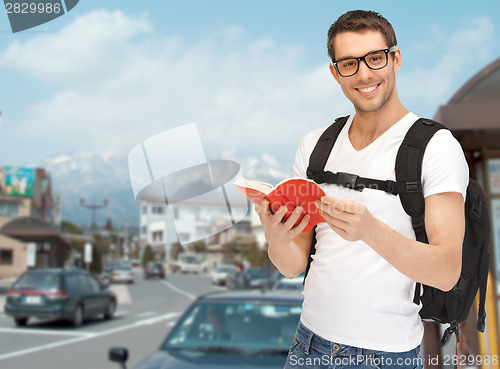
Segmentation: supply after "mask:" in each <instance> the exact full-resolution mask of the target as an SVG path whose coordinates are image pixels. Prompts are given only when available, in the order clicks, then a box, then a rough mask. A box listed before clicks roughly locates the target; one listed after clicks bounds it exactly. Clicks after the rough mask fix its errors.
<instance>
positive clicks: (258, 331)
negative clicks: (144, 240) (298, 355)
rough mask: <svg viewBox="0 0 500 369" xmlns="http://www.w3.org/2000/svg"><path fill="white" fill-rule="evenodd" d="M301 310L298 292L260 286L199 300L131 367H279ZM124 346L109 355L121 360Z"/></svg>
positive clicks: (112, 350) (144, 368) (190, 368)
mask: <svg viewBox="0 0 500 369" xmlns="http://www.w3.org/2000/svg"><path fill="white" fill-rule="evenodd" d="M301 311H302V295H301V294H298V293H294V292H275V291H272V292H271V291H266V292H262V291H259V290H246V291H231V292H225V293H224V292H222V293H213V294H209V295H205V296H202V297H200V298H198V299H197V300H196V301H195V302H194V303H193V304H192V305H191V306H190V307H189V308H188V309H187V311H186V312H185V313H184V315H183V316H182V317H181V318H180V319H179V320H178V322H177V323H176V325H175V326H174V328H173V329H172V331H171V332H170V333H169V335H168V336H167V338H166V339H165V341H164V342H163V343H162V345H161V346H160V348H159V350H158V351H156V352H155V353H153V354H152V355H151V356H149V357H147V358H146V359H144V360H143V361H142V362H141V363H139V364H138V365H137V366H135V369H160V368H169V369H193V368H203V369H240V368H245V369H255V368H262V367H265V368H268V369H272V368H276V369H277V368H280V369H281V368H283V366H284V364H285V361H286V356H287V354H288V350H289V348H290V345H291V343H292V340H293V337H294V335H295V330H296V329H297V324H298V322H299V316H300V313H301ZM127 357H128V350H127V349H126V348H112V349H110V350H109V358H110V360H112V361H116V362H119V363H122V364H124V363H125V361H126V359H127Z"/></svg>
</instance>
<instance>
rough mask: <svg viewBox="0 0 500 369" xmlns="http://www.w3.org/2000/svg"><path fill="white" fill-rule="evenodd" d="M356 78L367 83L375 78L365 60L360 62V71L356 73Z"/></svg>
mask: <svg viewBox="0 0 500 369" xmlns="http://www.w3.org/2000/svg"><path fill="white" fill-rule="evenodd" d="M356 76H357V77H358V80H360V81H365V80H369V79H371V78H372V76H373V70H371V69H370V68H368V65H367V64H366V62H365V60H361V61H360V62H359V69H358V73H356Z"/></svg>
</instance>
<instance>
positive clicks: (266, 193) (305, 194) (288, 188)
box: [233, 178, 325, 232]
mask: <svg viewBox="0 0 500 369" xmlns="http://www.w3.org/2000/svg"><path fill="white" fill-rule="evenodd" d="M233 185H235V186H236V188H237V189H238V190H239V191H240V192H241V193H242V194H243V195H245V196H246V197H247V198H248V199H250V200H251V201H253V202H254V203H255V204H257V205H260V203H261V202H262V199H264V198H266V199H267V200H269V207H270V209H271V211H272V212H273V213H274V212H276V211H277V210H278V209H279V208H280V206H282V205H286V207H287V208H288V211H287V213H286V215H285V219H288V217H289V216H290V214H291V213H292V211H293V210H294V209H295V207H297V206H299V205H300V206H301V207H302V209H304V210H303V212H302V215H301V216H300V217H299V219H298V220H297V222H296V223H295V224H296V225H297V224H298V223H299V222H300V221H301V219H302V217H303V216H304V215H306V214H309V215H310V216H311V218H310V220H309V224H308V225H307V226H306V227H305V228H304V230H303V231H302V232H307V231H310V230H311V229H313V228H314V226H315V225H316V224H318V223H321V222H324V221H325V219H324V218H323V217H322V216H321V215H320V214H319V212H318V208H317V207H316V205H314V202H315V201H316V200H319V199H321V198H322V197H323V196H325V191H323V190H322V189H321V187H319V186H318V184H317V183H316V182H314V181H312V180H310V179H305V178H289V179H285V180H284V181H281V182H280V183H278V184H277V185H276V187H274V186H273V185H271V184H269V183H264V182H258V181H252V180H249V179H245V178H238V179H237V180H236V181H235V182H234V183H233Z"/></svg>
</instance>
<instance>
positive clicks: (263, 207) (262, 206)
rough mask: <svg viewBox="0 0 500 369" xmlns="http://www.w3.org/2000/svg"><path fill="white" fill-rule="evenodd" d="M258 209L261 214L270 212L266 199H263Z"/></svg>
mask: <svg viewBox="0 0 500 369" xmlns="http://www.w3.org/2000/svg"><path fill="white" fill-rule="evenodd" d="M259 208H260V211H261V213H263V214H271V210H270V209H269V201H268V200H266V199H263V200H262V201H261V203H260V207H259Z"/></svg>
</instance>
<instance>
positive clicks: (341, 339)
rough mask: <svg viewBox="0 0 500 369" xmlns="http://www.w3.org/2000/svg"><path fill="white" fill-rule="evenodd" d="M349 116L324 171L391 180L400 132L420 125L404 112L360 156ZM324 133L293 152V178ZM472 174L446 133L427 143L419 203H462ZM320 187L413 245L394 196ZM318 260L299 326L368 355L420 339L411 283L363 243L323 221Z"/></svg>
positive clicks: (404, 347) (414, 344)
mask: <svg viewBox="0 0 500 369" xmlns="http://www.w3.org/2000/svg"><path fill="white" fill-rule="evenodd" d="M352 119H353V116H350V117H349V119H348V121H347V123H346V125H345V127H344V128H343V129H342V131H341V132H340V135H339V137H338V139H337V141H336V143H335V145H334V147H333V150H332V152H331V154H330V157H329V159H328V161H327V163H326V166H325V170H327V171H328V170H329V171H332V172H334V173H335V172H347V173H354V174H357V175H359V176H362V177H367V178H374V179H382V180H386V179H391V180H395V179H396V175H395V169H394V166H395V161H396V154H397V151H398V149H399V146H400V145H401V142H402V141H403V138H404V136H405V134H406V133H407V131H408V129H409V128H410V127H411V125H412V124H413V123H414V122H415V121H416V120H417V119H418V118H417V116H416V115H415V114H413V113H408V114H407V115H406V116H405V117H403V118H402V119H401V120H400V121H398V122H397V123H396V124H394V125H393V126H392V127H391V128H389V129H388V130H387V131H386V132H384V133H383V134H382V135H381V136H380V137H378V138H377V139H376V140H375V141H373V142H372V143H371V144H370V145H368V146H367V147H365V148H364V149H362V150H359V151H357V150H356V149H354V147H353V146H352V144H351V142H350V140H349V137H348V131H349V127H350V126H351V123H352ZM325 129H326V128H320V129H316V130H314V131H312V132H310V133H308V134H307V135H306V136H304V138H303V139H302V141H301V142H300V145H299V147H298V150H297V154H296V157H295V162H294V166H293V172H294V176H298V177H306V170H307V166H308V164H309V157H310V155H311V152H312V150H313V148H314V146H315V145H316V143H317V141H318V138H319V137H320V136H321V134H322V133H323V131H324V130H325ZM468 181H469V171H468V166H467V162H466V160H465V157H464V154H463V151H462V148H461V146H460V144H459V143H458V142H457V141H456V139H455V138H454V137H453V136H452V134H451V133H450V131H448V130H440V131H438V132H437V133H436V134H435V135H434V136H433V138H432V139H431V140H430V142H429V144H428V146H427V148H426V150H425V154H424V158H423V164H422V184H423V192H424V197H427V196H430V195H433V194H437V193H442V192H459V193H461V194H462V196H463V197H464V199H465V193H466V189H467V184H468ZM321 187H322V188H323V189H324V190H325V192H326V194H327V195H328V196H333V197H335V198H339V199H349V200H353V201H355V202H358V203H361V204H364V205H365V206H366V207H367V209H368V210H369V211H370V213H371V214H372V215H373V216H375V217H376V218H378V219H380V220H382V221H383V222H384V223H386V224H387V225H389V226H390V227H391V228H392V229H394V230H396V231H397V232H399V233H400V234H402V235H403V236H405V237H407V238H409V239H413V240H414V239H415V234H414V231H413V228H412V226H411V218H410V217H409V216H408V215H407V214H406V213H405V211H404V210H403V207H402V206H401V202H400V199H399V196H394V195H391V194H388V193H385V192H384V191H380V190H374V189H364V190H363V191H362V192H358V191H353V190H350V189H347V188H343V187H341V186H338V185H333V184H323V185H321ZM316 232H317V234H316V237H317V244H316V254H315V255H314V256H313V262H312V264H311V269H310V270H309V274H308V276H307V279H306V284H305V288H304V292H303V294H304V304H303V307H304V309H303V312H302V315H301V322H302V323H303V324H304V325H305V326H306V327H308V328H309V329H310V330H312V331H313V332H315V333H316V334H318V335H320V336H321V337H323V338H325V339H327V340H330V341H333V342H337V343H341V344H345V345H350V346H355V347H362V348H366V349H373V350H381V351H390V352H404V351H408V350H411V349H413V348H415V347H417V346H418V345H419V344H420V343H421V340H422V336H423V326H422V323H421V320H420V317H419V315H418V311H419V310H420V307H419V306H417V305H415V304H414V303H413V295H414V291H415V282H414V281H413V280H411V279H410V278H408V277H407V276H405V275H404V274H402V273H401V272H399V271H398V270H397V269H396V268H394V267H393V266H392V265H391V264H389V263H388V262H387V261H386V260H384V259H383V258H382V257H381V256H380V255H379V254H377V253H376V252H375V251H373V250H372V249H371V248H370V247H369V246H368V245H367V244H366V243H364V242H362V241H356V242H350V241H346V240H344V239H343V238H341V237H340V236H338V235H337V234H336V233H335V232H333V231H332V230H331V228H330V227H329V226H328V225H327V224H326V223H320V224H319V225H318V227H317V228H316Z"/></svg>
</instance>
